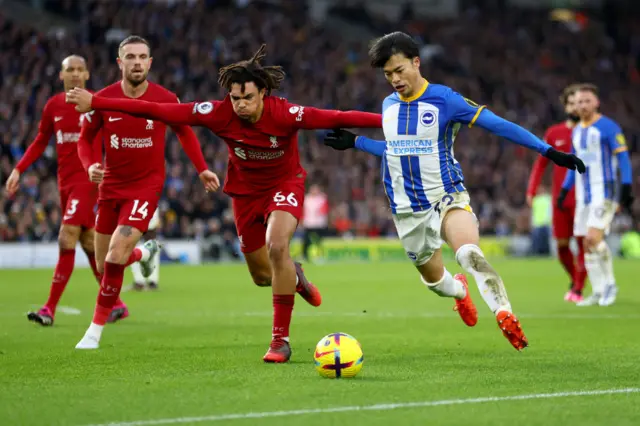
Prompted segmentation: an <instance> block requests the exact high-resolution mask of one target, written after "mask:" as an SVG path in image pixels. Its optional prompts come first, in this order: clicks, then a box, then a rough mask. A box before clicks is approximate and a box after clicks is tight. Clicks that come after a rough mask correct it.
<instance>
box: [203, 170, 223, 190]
mask: <svg viewBox="0 0 640 426" xmlns="http://www.w3.org/2000/svg"><path fill="white" fill-rule="evenodd" d="M200 180H201V181H202V183H203V184H204V189H206V190H207V192H215V191H217V190H218V188H220V179H218V175H216V174H215V173H213V172H212V171H211V170H205V171H204V172H202V173H200Z"/></svg>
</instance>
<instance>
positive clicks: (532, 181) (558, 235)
mask: <svg viewBox="0 0 640 426" xmlns="http://www.w3.org/2000/svg"><path fill="white" fill-rule="evenodd" d="M576 90H577V85H571V86H568V87H567V88H565V89H564V91H563V92H562V96H561V97H560V101H561V102H562V104H563V105H564V110H565V113H566V115H567V118H566V120H565V121H563V122H562V123H558V124H555V125H553V126H551V127H550V128H549V129H548V130H547V132H546V133H545V135H544V140H545V141H546V142H547V143H548V144H549V145H551V146H552V147H554V148H555V149H557V150H558V151H561V152H567V153H570V152H571V145H572V142H571V141H572V136H571V134H572V132H573V128H574V127H575V125H576V123H578V122H579V121H580V117H578V115H577V112H576V102H575V96H576ZM548 164H549V160H548V159H547V158H546V157H544V156H540V157H538V159H537V160H536V162H535V163H534V165H533V170H532V171H531V176H530V177H529V187H528V189H527V203H528V204H529V206H530V207H531V205H532V201H533V197H534V196H535V195H536V191H537V189H538V186H539V185H540V181H541V180H542V175H543V174H544V171H545V169H546V167H547V165H548ZM566 173H567V169H565V168H563V167H557V166H554V167H553V181H552V184H551V191H552V198H553V199H554V200H556V199H557V198H558V195H559V194H560V190H561V189H562V183H563V182H564V177H565V175H566ZM575 207H576V200H575V191H574V190H573V189H571V192H569V193H568V194H567V198H566V199H565V201H564V204H563V208H562V209H559V208H558V207H556V206H555V203H554V208H553V237H554V238H555V239H556V243H557V245H558V258H559V259H560V263H562V266H564V269H565V270H566V271H567V274H569V277H570V279H571V286H570V288H569V291H568V292H567V294H566V295H565V297H564V299H565V300H567V301H570V302H579V301H581V300H582V289H583V288H584V282H585V280H586V278H587V270H586V268H585V266H584V248H583V244H582V238H581V237H580V238H578V256H577V262H576V261H575V260H574V257H573V253H572V252H571V249H570V248H569V241H570V239H571V237H572V236H573V217H574V212H575Z"/></svg>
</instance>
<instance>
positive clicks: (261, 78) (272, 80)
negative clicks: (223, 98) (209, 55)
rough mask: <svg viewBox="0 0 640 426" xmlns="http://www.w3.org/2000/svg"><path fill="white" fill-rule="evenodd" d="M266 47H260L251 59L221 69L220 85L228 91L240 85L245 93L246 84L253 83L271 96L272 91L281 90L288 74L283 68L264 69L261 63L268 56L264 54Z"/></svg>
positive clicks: (268, 67) (274, 66) (270, 67)
mask: <svg viewBox="0 0 640 426" xmlns="http://www.w3.org/2000/svg"><path fill="white" fill-rule="evenodd" d="M266 47H267V45H266V44H263V45H262V46H260V49H258V51H257V52H256V53H254V54H253V56H252V57H251V59H248V60H245V61H240V62H236V63H235V64H231V65H228V66H226V67H224V68H220V72H219V76H218V84H220V86H222V87H224V88H225V89H227V90H231V85H232V84H240V85H241V86H242V91H243V92H244V85H245V83H249V82H253V83H255V85H256V87H257V88H258V90H262V89H266V91H267V95H270V94H271V91H272V90H274V89H279V88H280V83H281V82H282V80H284V76H285V75H286V74H285V72H284V70H283V69H282V67H281V66H278V65H272V66H266V67H263V66H262V65H261V64H260V61H261V60H263V59H264V58H265V56H267V55H266V53H264V51H265V49H266Z"/></svg>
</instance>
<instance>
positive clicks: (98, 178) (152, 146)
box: [76, 36, 219, 349]
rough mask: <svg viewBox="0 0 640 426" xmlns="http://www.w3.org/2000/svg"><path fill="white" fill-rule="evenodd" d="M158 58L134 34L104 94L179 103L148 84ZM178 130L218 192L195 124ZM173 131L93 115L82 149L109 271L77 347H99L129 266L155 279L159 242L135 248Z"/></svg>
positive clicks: (101, 257)
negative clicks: (95, 191)
mask: <svg viewBox="0 0 640 426" xmlns="http://www.w3.org/2000/svg"><path fill="white" fill-rule="evenodd" d="M151 62H152V59H151V52H150V48H149V43H148V42H147V41H146V40H145V39H143V38H141V37H138V36H130V37H127V38H126V39H125V40H123V41H122V43H120V47H119V49H118V65H119V66H120V69H121V71H122V80H121V81H119V82H117V83H115V84H112V85H111V86H108V87H105V88H104V89H102V90H101V91H99V92H98V93H97V94H98V95H99V96H100V98H101V99H118V98H125V99H126V98H130V99H140V100H143V101H145V103H151V104H152V105H155V104H154V102H167V103H169V104H178V98H177V97H176V95H175V94H173V93H171V92H170V91H168V90H167V89H165V88H164V87H162V86H160V85H158V84H154V83H150V82H149V81H147V74H148V72H149V68H150V67H151ZM87 93H88V92H87ZM171 127H172V129H173V131H174V132H175V133H176V135H177V136H178V139H179V140H180V143H181V144H182V146H183V148H184V150H185V152H186V153H187V155H188V156H189V159H190V160H191V162H192V163H193V164H194V165H195V167H196V169H197V171H198V173H199V175H200V179H201V180H202V182H203V183H204V184H205V187H206V188H207V190H211V191H214V190H216V189H217V188H218V186H219V182H218V178H217V176H216V175H215V174H214V173H212V172H210V171H208V170H207V165H206V163H205V161H204V156H203V155H202V151H201V150H200V145H199V143H198V140H197V138H196V136H195V134H194V132H193V130H192V129H191V128H190V127H189V126H180V125H172V126H171ZM166 129H167V126H166V124H165V123H163V122H155V121H153V120H151V119H144V118H140V117H133V116H130V115H127V114H123V113H112V112H111V113H107V112H104V111H92V112H90V113H87V114H85V119H84V123H83V127H82V131H81V133H80V140H79V141H78V154H79V156H80V160H81V161H82V164H83V166H84V168H85V169H86V170H87V172H88V173H89V179H90V180H91V181H92V182H95V183H100V191H99V196H98V215H97V218H96V261H97V263H98V267H99V268H103V269H104V273H103V278H102V283H101V289H100V292H99V294H98V300H97V304H96V309H95V313H94V316H93V321H92V323H91V325H90V326H89V329H88V330H87V332H86V333H85V335H84V337H83V338H82V340H80V342H79V343H78V345H77V346H76V348H77V349H97V348H98V346H99V342H100V337H101V335H102V330H103V327H104V324H105V322H106V319H107V317H108V316H109V313H110V312H111V310H112V308H113V306H114V304H115V302H116V300H117V298H118V296H119V294H120V290H121V288H122V280H123V278H124V268H125V267H126V266H127V265H130V264H132V263H133V262H137V261H139V262H140V265H141V267H142V270H143V275H145V276H149V275H150V274H151V272H152V269H153V266H152V265H153V264H152V262H150V260H151V258H152V257H153V256H154V255H155V253H156V252H157V251H158V249H159V246H158V243H157V241H155V240H150V241H147V242H146V243H145V245H144V246H142V247H140V248H134V247H135V246H136V244H137V243H138V240H139V239H140V237H141V236H142V234H143V233H144V232H146V231H147V228H148V226H149V222H150V221H151V218H152V217H153V213H154V212H155V210H156V208H157V205H158V200H159V198H160V195H161V193H162V188H163V186H164V180H165V159H164V152H165V134H166ZM100 131H101V132H102V135H103V140H104V150H105V162H104V166H103V165H102V162H100V161H96V156H95V152H96V150H98V149H99V148H98V147H97V146H92V143H91V141H93V140H94V138H95V135H96V134H98V132H100Z"/></svg>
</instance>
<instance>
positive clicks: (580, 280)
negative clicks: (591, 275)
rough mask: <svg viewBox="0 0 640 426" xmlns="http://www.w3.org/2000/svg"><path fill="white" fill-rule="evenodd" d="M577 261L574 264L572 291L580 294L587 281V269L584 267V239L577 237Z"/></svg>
mask: <svg viewBox="0 0 640 426" xmlns="http://www.w3.org/2000/svg"><path fill="white" fill-rule="evenodd" d="M577 240H578V259H577V262H576V275H575V279H574V280H573V291H575V292H576V293H578V294H582V289H584V282H585V281H586V280H587V268H586V267H585V266H584V237H578V238H577Z"/></svg>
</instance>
